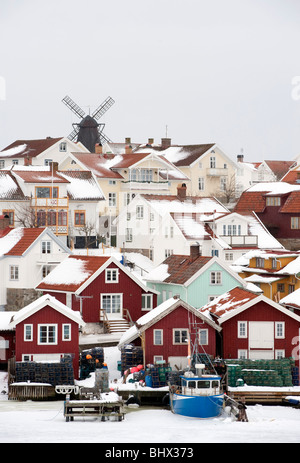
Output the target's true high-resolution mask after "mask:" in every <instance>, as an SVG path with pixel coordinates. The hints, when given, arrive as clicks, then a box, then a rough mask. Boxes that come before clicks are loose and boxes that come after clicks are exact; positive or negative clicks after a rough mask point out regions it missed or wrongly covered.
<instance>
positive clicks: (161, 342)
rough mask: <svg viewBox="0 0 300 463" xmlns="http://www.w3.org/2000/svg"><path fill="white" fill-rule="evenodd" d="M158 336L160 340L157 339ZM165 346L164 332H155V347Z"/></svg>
mask: <svg viewBox="0 0 300 463" xmlns="http://www.w3.org/2000/svg"><path fill="white" fill-rule="evenodd" d="M156 335H158V336H159V339H156ZM157 341H158V342H157ZM163 344H164V330H153V345H154V346H162V345H163Z"/></svg>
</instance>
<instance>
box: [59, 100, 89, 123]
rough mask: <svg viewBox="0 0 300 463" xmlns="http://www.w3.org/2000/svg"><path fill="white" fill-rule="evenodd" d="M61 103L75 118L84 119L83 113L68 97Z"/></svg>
mask: <svg viewBox="0 0 300 463" xmlns="http://www.w3.org/2000/svg"><path fill="white" fill-rule="evenodd" d="M62 102H63V103H64V104H65V105H66V106H68V108H69V109H71V111H72V112H73V113H74V114H76V116H78V117H80V118H81V119H83V118H84V116H85V112H84V111H83V110H82V109H81V108H80V107H79V106H78V105H77V104H76V103H75V102H74V101H73V100H72V98H70V97H69V96H68V95H67V96H65V97H64V99H63V100H62Z"/></svg>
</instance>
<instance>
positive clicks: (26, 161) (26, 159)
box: [24, 156, 32, 166]
mask: <svg viewBox="0 0 300 463" xmlns="http://www.w3.org/2000/svg"><path fill="white" fill-rule="evenodd" d="M31 164H32V158H31V157H30V156H26V158H24V166H31Z"/></svg>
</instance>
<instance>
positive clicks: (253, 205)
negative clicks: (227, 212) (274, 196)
mask: <svg viewBox="0 0 300 463" xmlns="http://www.w3.org/2000/svg"><path fill="white" fill-rule="evenodd" d="M266 193H267V192H266V191H244V192H243V193H242V194H241V196H240V198H239V200H238V202H237V204H236V206H235V208H234V209H233V211H234V212H246V211H249V212H251V211H254V212H263V211H264V209H265V203H266V202H265V198H264V195H265V194H266Z"/></svg>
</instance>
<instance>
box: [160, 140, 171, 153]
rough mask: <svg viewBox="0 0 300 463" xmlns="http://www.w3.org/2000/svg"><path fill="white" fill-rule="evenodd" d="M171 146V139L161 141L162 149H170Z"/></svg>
mask: <svg viewBox="0 0 300 463" xmlns="http://www.w3.org/2000/svg"><path fill="white" fill-rule="evenodd" d="M170 146H171V138H162V139H161V147H162V149H163V150H165V149H166V148H169V147H170Z"/></svg>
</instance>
